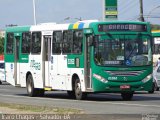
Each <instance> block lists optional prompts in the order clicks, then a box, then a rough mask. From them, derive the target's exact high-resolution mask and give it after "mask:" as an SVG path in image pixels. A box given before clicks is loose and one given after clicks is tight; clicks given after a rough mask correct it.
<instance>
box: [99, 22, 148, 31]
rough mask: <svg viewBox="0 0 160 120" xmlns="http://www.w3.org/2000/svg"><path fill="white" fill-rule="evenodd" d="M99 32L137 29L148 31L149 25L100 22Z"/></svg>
mask: <svg viewBox="0 0 160 120" xmlns="http://www.w3.org/2000/svg"><path fill="white" fill-rule="evenodd" d="M98 31H99V32H112V31H114V32H116V31H135V32H146V31H147V26H146V25H142V24H121V23H118V24H100V25H98Z"/></svg>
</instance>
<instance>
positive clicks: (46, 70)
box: [42, 35, 51, 87]
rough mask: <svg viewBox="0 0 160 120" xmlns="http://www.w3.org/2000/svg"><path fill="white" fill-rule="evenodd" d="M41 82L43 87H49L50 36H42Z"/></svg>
mask: <svg viewBox="0 0 160 120" xmlns="http://www.w3.org/2000/svg"><path fill="white" fill-rule="evenodd" d="M43 39H44V44H43V69H42V74H43V81H44V82H43V83H44V87H50V86H51V85H50V72H51V70H50V69H51V65H50V64H51V36H49V35H45V36H43Z"/></svg>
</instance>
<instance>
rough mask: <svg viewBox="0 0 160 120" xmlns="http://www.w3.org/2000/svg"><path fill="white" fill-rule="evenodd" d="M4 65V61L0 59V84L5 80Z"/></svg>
mask: <svg viewBox="0 0 160 120" xmlns="http://www.w3.org/2000/svg"><path fill="white" fill-rule="evenodd" d="M4 66H5V64H4V61H0V84H2V82H4V81H6V79H5V71H4V68H5V67H4Z"/></svg>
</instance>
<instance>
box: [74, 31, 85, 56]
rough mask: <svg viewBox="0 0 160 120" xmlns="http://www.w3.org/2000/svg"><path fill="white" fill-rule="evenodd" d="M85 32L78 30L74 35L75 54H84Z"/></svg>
mask: <svg viewBox="0 0 160 120" xmlns="http://www.w3.org/2000/svg"><path fill="white" fill-rule="evenodd" d="M82 40H83V32H82V31H80V30H78V31H75V32H74V34H73V53H76V54H80V53H82Z"/></svg>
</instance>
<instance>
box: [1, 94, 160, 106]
mask: <svg viewBox="0 0 160 120" xmlns="http://www.w3.org/2000/svg"><path fill="white" fill-rule="evenodd" d="M0 96H3V97H15V98H26V99H33V98H34V100H35V99H36V100H39V99H42V100H44V99H45V100H46V99H47V100H52V101H53V100H54V101H55V100H56V101H70V102H71V100H67V99H57V98H56V99H54V98H41V97H28V96H17V95H4V94H0ZM73 101H76V102H77V101H78V102H88V103H95V102H96V101H79V100H73ZM96 103H98V104H112V105H124V106H137V107H156V108H160V105H146V104H129V103H121V102H118V103H117V102H116V103H115V102H96Z"/></svg>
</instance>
